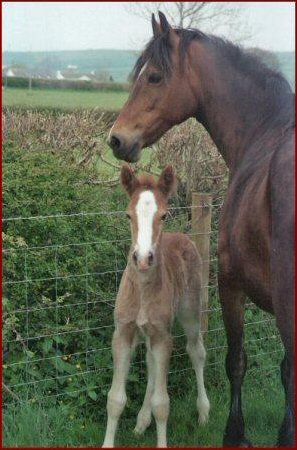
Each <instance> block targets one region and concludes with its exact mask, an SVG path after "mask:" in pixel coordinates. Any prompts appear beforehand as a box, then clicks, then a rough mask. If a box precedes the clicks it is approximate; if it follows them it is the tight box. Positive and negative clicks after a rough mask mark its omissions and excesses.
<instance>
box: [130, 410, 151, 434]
mask: <svg viewBox="0 0 297 450" xmlns="http://www.w3.org/2000/svg"><path fill="white" fill-rule="evenodd" d="M151 420H152V417H151V415H147V416H142V415H141V416H140V415H138V417H137V423H136V427H135V428H134V434H136V435H139V436H140V435H141V434H143V433H144V432H145V430H146V429H147V428H148V427H149V426H150V424H151Z"/></svg>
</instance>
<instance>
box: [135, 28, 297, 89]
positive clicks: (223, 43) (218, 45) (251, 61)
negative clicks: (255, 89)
mask: <svg viewBox="0 0 297 450" xmlns="http://www.w3.org/2000/svg"><path fill="white" fill-rule="evenodd" d="M175 31H176V32H177V34H178V35H179V37H180V39H181V44H180V45H181V47H180V50H181V56H182V58H183V59H184V58H185V55H186V53H187V50H188V47H189V45H190V44H191V42H193V41H195V40H200V41H201V42H203V43H205V44H206V45H208V46H210V47H211V48H212V49H214V50H217V51H218V52H219V53H220V55H221V56H222V57H223V58H224V60H225V61H226V63H227V64H228V65H232V66H233V67H234V68H235V69H236V70H237V71H239V72H241V73H242V74H244V75H245V76H248V77H249V78H251V79H252V80H253V82H254V83H256V84H257V85H258V86H259V87H260V88H262V89H264V90H266V89H269V90H271V91H274V92H277V93H278V94H281V93H283V94H286V96H287V95H288V93H292V90H291V87H290V85H289V83H288V82H287V80H286V79H285V78H284V76H283V75H282V74H280V73H279V72H278V71H276V70H273V69H271V68H269V67H268V66H267V65H266V64H265V63H264V62H262V61H261V60H260V58H259V57H258V56H255V55H253V54H251V53H249V52H248V51H247V50H244V49H242V48H240V47H239V46H237V45H234V44H233V43H231V42H229V41H228V40H226V39H222V38H220V37H217V36H212V35H208V34H205V33H203V32H202V31H199V30H196V29H182V28H175ZM171 51H172V46H171V44H170V39H169V32H168V31H167V32H165V33H163V34H161V35H159V36H157V37H153V38H152V39H151V40H150V41H149V43H148V44H147V46H146V48H145V49H144V51H143V53H142V54H141V55H140V57H139V58H138V60H137V62H136V64H135V67H134V69H133V72H132V74H131V78H132V81H135V80H136V79H137V77H138V75H139V73H140V71H141V69H142V67H143V66H144V64H145V63H146V62H150V63H151V64H152V65H154V66H156V67H157V68H158V69H160V70H161V71H162V72H163V73H164V75H165V76H166V77H170V75H171V71H172V61H171Z"/></svg>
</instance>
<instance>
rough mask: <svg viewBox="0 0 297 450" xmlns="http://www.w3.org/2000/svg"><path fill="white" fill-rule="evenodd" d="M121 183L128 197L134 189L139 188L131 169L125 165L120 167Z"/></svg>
mask: <svg viewBox="0 0 297 450" xmlns="http://www.w3.org/2000/svg"><path fill="white" fill-rule="evenodd" d="M121 182H122V186H123V188H124V189H125V191H126V192H127V194H128V195H129V196H130V197H131V195H132V194H133V192H134V191H135V189H136V188H137V187H138V186H139V181H138V179H137V178H136V176H135V175H134V171H133V169H131V167H129V166H128V165H127V164H125V165H124V166H122V170H121Z"/></svg>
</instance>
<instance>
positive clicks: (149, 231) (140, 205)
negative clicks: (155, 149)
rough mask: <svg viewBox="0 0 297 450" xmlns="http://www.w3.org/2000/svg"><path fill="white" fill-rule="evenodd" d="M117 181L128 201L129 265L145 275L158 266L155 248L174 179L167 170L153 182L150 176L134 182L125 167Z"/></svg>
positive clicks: (134, 179) (173, 189)
mask: <svg viewBox="0 0 297 450" xmlns="http://www.w3.org/2000/svg"><path fill="white" fill-rule="evenodd" d="M121 180H122V185H123V187H124V189H125V190H126V192H127V193H128V195H129V197H130V203H129V206H128V209H127V217H128V218H129V219H130V222H131V233H132V245H133V248H132V260H133V264H134V265H135V266H136V268H137V269H138V270H139V271H141V272H147V271H149V270H150V269H152V268H153V267H154V266H156V264H157V263H158V254H159V253H158V245H159V243H160V238H161V233H162V228H163V222H164V220H165V218H166V214H167V209H168V199H169V198H170V196H171V195H172V194H173V193H174V191H175V185H176V178H175V175H174V172H173V168H172V167H171V166H168V167H166V168H165V169H164V171H163V172H162V174H161V176H160V178H159V180H158V181H156V180H155V179H154V178H153V177H152V176H142V177H140V178H137V177H136V176H135V175H134V173H133V171H132V169H130V167H129V166H127V165H125V166H123V167H122V172H121Z"/></svg>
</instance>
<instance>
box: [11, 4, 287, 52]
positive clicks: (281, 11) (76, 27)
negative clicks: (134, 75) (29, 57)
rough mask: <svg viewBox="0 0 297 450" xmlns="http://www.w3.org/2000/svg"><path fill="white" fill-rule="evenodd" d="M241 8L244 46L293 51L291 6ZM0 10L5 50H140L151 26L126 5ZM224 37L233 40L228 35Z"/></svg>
mask: <svg viewBox="0 0 297 450" xmlns="http://www.w3.org/2000/svg"><path fill="white" fill-rule="evenodd" d="M244 4H245V16H244V17H245V20H246V21H247V23H248V24H249V25H250V26H251V27H252V29H253V30H254V35H253V37H252V38H251V39H250V40H249V41H248V42H247V43H246V45H247V44H248V46H257V47H262V48H264V49H267V50H273V51H291V50H294V49H295V4H294V3H293V2H244ZM241 5H242V3H241ZM2 8H3V14H2V22H3V26H2V42H3V50H5V51H7V50H10V51H46V50H83V49H91V48H92V49H99V48H107V49H112V48H114V49H125V50H130V49H131V50H132V49H137V50H139V49H141V48H142V47H143V45H144V44H145V43H146V42H147V41H148V40H149V39H150V37H151V25H150V23H149V22H147V21H145V20H144V19H143V18H140V17H135V16H133V15H131V13H129V12H128V11H127V2H112V3H111V2H110V3H109V2H69V3H68V2H4V4H3V3H2ZM214 34H215V31H214ZM228 37H229V38H230V39H231V40H232V33H231V35H229V36H228Z"/></svg>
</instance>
